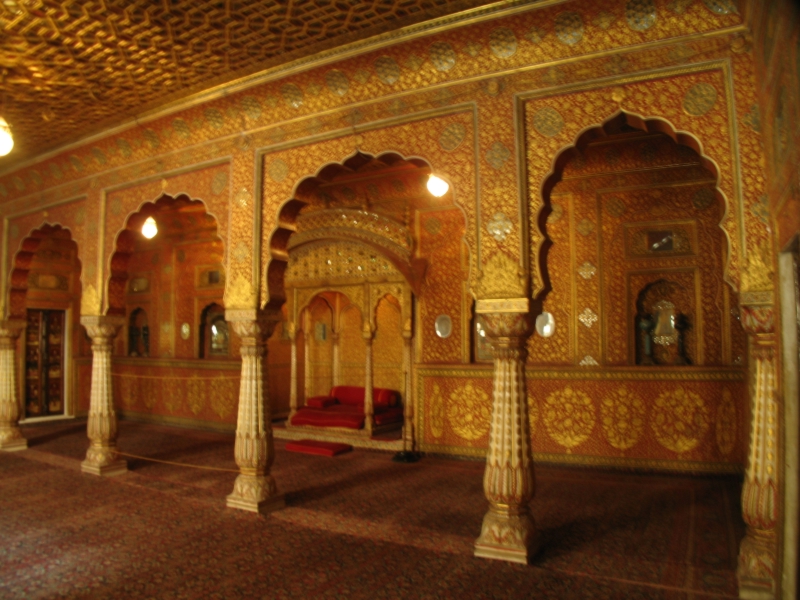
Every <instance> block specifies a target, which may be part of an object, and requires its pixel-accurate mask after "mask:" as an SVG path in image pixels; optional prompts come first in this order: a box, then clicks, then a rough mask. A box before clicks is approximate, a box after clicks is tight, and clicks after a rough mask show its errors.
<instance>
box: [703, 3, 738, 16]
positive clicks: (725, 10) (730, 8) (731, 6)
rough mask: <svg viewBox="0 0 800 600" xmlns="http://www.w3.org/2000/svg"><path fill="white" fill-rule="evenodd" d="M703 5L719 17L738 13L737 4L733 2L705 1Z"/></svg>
mask: <svg viewBox="0 0 800 600" xmlns="http://www.w3.org/2000/svg"><path fill="white" fill-rule="evenodd" d="M703 4H705V5H706V8H707V9H708V10H710V11H711V12H713V13H715V14H718V15H730V14H735V13H738V12H739V11H738V10H736V4H735V3H734V1H733V0H703Z"/></svg>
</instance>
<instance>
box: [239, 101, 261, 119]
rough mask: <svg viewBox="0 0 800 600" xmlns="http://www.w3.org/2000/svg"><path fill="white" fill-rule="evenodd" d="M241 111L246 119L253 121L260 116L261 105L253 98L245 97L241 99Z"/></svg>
mask: <svg viewBox="0 0 800 600" xmlns="http://www.w3.org/2000/svg"><path fill="white" fill-rule="evenodd" d="M242 110H243V111H244V114H246V115H247V118H248V119H253V120H254V121H255V120H256V119H258V118H259V117H260V116H261V103H260V102H259V101H258V98H256V97H255V96H245V97H244V98H242Z"/></svg>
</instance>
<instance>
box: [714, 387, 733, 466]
mask: <svg viewBox="0 0 800 600" xmlns="http://www.w3.org/2000/svg"><path fill="white" fill-rule="evenodd" d="M716 434H717V448H719V452H720V454H722V455H723V456H727V455H728V454H730V453H731V452H733V449H734V447H735V446H736V406H735V405H734V404H733V399H732V398H731V391H730V390H729V389H727V388H726V389H724V390H722V402H720V403H719V406H718V407H717V422H716Z"/></svg>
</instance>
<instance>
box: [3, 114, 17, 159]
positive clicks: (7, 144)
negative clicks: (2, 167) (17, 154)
mask: <svg viewBox="0 0 800 600" xmlns="http://www.w3.org/2000/svg"><path fill="white" fill-rule="evenodd" d="M13 147H14V137H13V136H12V135H11V127H9V126H8V123H7V122H6V120H5V119H4V118H3V117H0V156H5V155H6V154H8V153H9V152H11V149H12V148H13Z"/></svg>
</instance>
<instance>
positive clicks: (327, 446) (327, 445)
mask: <svg viewBox="0 0 800 600" xmlns="http://www.w3.org/2000/svg"><path fill="white" fill-rule="evenodd" d="M286 449H287V450H288V451H289V452H300V453H302V454H317V455H319V456H336V455H337V454H344V453H345V452H350V451H351V450H352V449H353V447H352V446H351V445H350V444H335V443H333V442H320V441H317V440H298V441H296V442H286Z"/></svg>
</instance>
